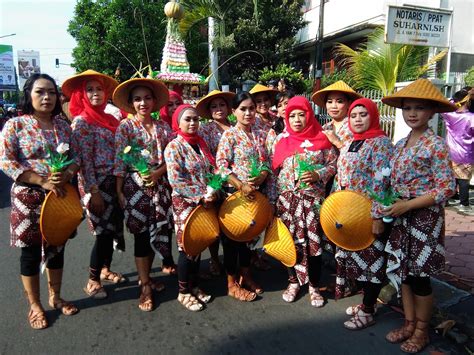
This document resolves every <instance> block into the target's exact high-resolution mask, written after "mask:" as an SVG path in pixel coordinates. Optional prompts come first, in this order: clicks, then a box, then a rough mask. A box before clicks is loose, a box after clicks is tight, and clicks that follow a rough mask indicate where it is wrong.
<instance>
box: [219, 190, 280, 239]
mask: <svg viewBox="0 0 474 355" xmlns="http://www.w3.org/2000/svg"><path fill="white" fill-rule="evenodd" d="M271 213H272V207H271V205H270V202H269V201H268V199H267V198H266V197H265V196H264V195H262V194H261V193H260V192H258V191H256V192H255V200H253V201H250V200H248V199H247V198H245V197H243V195H242V193H241V192H240V191H238V192H235V193H233V194H232V195H230V196H229V197H227V199H226V200H225V201H224V202H223V203H222V205H221V208H220V210H219V224H220V226H221V230H222V231H223V232H224V234H225V235H226V236H227V237H229V238H230V239H232V240H235V241H238V242H249V241H251V240H252V239H254V238H255V237H257V236H258V235H259V234H260V233H262V232H263V231H264V230H265V228H267V226H268V223H269V222H270V219H271V217H272V215H271Z"/></svg>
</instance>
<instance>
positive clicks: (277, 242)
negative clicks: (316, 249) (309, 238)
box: [263, 217, 296, 267]
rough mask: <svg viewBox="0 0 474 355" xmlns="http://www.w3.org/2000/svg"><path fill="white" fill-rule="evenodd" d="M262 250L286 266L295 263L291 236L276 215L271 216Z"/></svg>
mask: <svg viewBox="0 0 474 355" xmlns="http://www.w3.org/2000/svg"><path fill="white" fill-rule="evenodd" d="M263 250H264V251H265V253H267V254H268V255H270V256H271V257H273V258H275V259H277V260H278V261H280V262H281V263H282V264H283V265H285V266H287V267H293V266H295V264H296V248H295V243H294V242H293V236H292V235H291V233H290V231H289V230H288V228H287V227H286V225H285V223H283V221H282V220H281V219H280V218H278V217H275V218H273V221H272V223H270V226H268V228H267V231H266V233H265V238H264V241H263Z"/></svg>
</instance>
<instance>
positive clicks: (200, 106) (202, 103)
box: [196, 90, 235, 118]
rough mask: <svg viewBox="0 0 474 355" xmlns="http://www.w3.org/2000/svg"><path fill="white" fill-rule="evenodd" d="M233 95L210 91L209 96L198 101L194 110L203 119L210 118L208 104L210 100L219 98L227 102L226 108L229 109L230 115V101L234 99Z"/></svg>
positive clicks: (231, 93)
mask: <svg viewBox="0 0 474 355" xmlns="http://www.w3.org/2000/svg"><path fill="white" fill-rule="evenodd" d="M234 96H235V94H234V93H233V92H223V91H220V90H212V91H211V92H210V93H209V94H207V95H206V96H204V97H203V98H202V99H201V100H199V101H198V103H197V104H196V110H197V112H198V115H199V116H201V117H205V118H211V116H212V115H211V111H210V110H209V104H210V103H211V101H212V100H214V99H216V98H218V97H220V98H222V99H224V101H225V102H227V107H228V108H229V114H230V113H231V111H230V108H231V107H232V99H233V98H234Z"/></svg>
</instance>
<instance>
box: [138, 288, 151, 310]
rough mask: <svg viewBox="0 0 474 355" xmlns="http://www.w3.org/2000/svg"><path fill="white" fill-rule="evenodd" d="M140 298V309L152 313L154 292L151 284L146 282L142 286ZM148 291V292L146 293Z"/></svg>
mask: <svg viewBox="0 0 474 355" xmlns="http://www.w3.org/2000/svg"><path fill="white" fill-rule="evenodd" d="M140 287H141V292H140V298H139V303H138V308H140V310H141V311H143V312H151V311H152V310H153V307H154V304H153V291H152V289H151V283H150V282H145V283H144V284H142V285H141V286H140ZM147 289H148V292H146V291H147Z"/></svg>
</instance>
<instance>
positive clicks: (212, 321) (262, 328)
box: [0, 173, 460, 354]
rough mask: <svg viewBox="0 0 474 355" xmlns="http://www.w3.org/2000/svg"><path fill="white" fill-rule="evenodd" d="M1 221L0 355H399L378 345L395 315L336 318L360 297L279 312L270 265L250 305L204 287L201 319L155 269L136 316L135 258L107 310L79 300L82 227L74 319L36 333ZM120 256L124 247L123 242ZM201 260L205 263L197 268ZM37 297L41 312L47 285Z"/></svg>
mask: <svg viewBox="0 0 474 355" xmlns="http://www.w3.org/2000/svg"><path fill="white" fill-rule="evenodd" d="M2 179H3V180H2ZM0 181H1V182H0V186H1V187H2V196H1V199H0V201H2V202H3V201H4V200H5V191H8V189H7V190H5V189H4V186H5V185H4V182H5V180H4V177H1V173H0ZM7 193H8V192H7ZM8 218H9V208H8V207H3V208H0V235H1V236H2V237H1V238H0V280H2V281H1V293H0V314H1V316H0V320H1V321H0V354H25V353H33V352H34V353H38V354H69V353H81V354H82V353H88V354H91V353H92V354H99V353H100V354H104V353H106V354H108V353H117V354H125V353H128V354H129V353H139V354H148V353H162V354H243V353H244V354H288V353H301V354H370V353H373V354H400V351H399V348H398V346H397V345H391V344H388V343H387V342H386V341H385V340H384V335H385V334H386V333H387V332H388V331H389V330H390V329H392V328H393V327H395V326H398V325H399V324H400V323H401V320H400V319H401V316H400V315H399V314H398V313H396V312H394V311H392V310H391V309H390V308H388V307H383V308H382V309H381V310H380V311H379V314H378V317H377V318H378V323H377V324H376V325H375V326H373V327H371V328H368V329H366V330H363V331H360V332H351V331H348V330H345V329H344V328H343V327H342V323H343V321H345V320H346V316H345V315H344V309H345V308H346V307H347V306H349V305H352V304H354V303H356V302H357V303H358V302H359V299H360V298H359V297H360V296H354V297H352V298H347V299H344V300H341V301H338V302H335V301H334V300H332V299H330V300H329V302H328V304H327V305H326V306H325V307H324V308H322V309H314V308H312V307H311V306H310V305H309V296H308V295H307V294H306V293H305V294H304V295H303V296H302V298H300V299H299V300H298V301H297V302H295V303H293V304H285V303H284V302H283V301H282V299H281V292H282V289H284V287H285V286H286V274H285V270H284V269H283V268H282V267H281V266H279V265H278V264H277V263H274V268H273V269H272V270H270V271H267V272H260V273H257V275H256V276H257V279H258V280H259V281H261V283H262V284H263V286H264V287H265V290H266V292H265V294H263V297H262V298H261V299H260V300H258V301H256V302H253V303H240V302H237V301H235V300H233V299H231V298H229V297H226V296H225V280H224V279H223V278H218V279H213V280H211V281H206V282H203V284H202V286H203V288H204V289H206V290H208V291H210V292H211V293H212V294H213V295H215V296H216V298H215V299H214V301H213V302H212V303H211V304H209V306H208V308H207V309H206V310H204V311H203V312H200V313H191V312H189V311H187V310H185V309H184V308H183V307H182V306H181V305H180V304H178V302H177V301H176V300H175V298H176V295H177V280H176V278H172V277H167V276H164V275H163V274H161V273H160V269H159V268H158V267H156V268H154V275H155V276H157V277H158V278H159V279H160V280H162V281H163V282H165V284H166V286H167V289H166V290H165V291H164V292H163V293H162V294H160V295H158V296H157V300H158V301H159V306H158V307H157V309H155V310H154V311H153V312H150V313H144V312H141V311H139V310H138V308H137V298H138V288H137V284H136V279H137V275H136V272H135V271H134V270H135V267H134V262H133V257H132V256H133V254H132V253H131V251H130V250H128V251H127V252H126V253H124V254H116V255H115V256H114V263H113V267H114V270H117V271H121V272H123V273H124V274H125V275H126V276H127V277H129V278H130V282H129V283H127V284H124V285H123V286H120V287H114V286H107V290H108V291H109V294H110V296H109V298H108V299H107V300H104V301H94V300H90V299H87V298H85V295H84V292H83V291H82V287H83V286H84V285H85V282H86V279H87V265H88V258H89V252H90V249H91V244H92V243H91V242H92V239H91V237H90V235H89V234H88V232H87V230H86V226H85V224H84V223H83V224H82V225H81V226H80V229H79V233H78V236H77V237H76V238H75V239H73V240H71V241H70V242H69V243H68V246H67V249H66V266H65V274H64V284H63V296H64V297H65V298H66V299H69V300H73V301H74V302H76V304H77V305H78V306H79V307H80V308H81V312H80V313H79V314H77V315H76V316H73V317H65V316H63V315H60V314H59V313H58V312H57V311H48V312H47V317H48V319H49V322H50V327H49V328H48V329H46V330H43V331H34V330H32V329H31V328H30V327H29V325H28V324H27V322H26V315H27V310H28V308H27V302H26V300H25V298H24V296H23V292H22V288H21V284H20V280H19V250H17V249H15V248H10V247H9V246H8V235H9V232H8V228H9V227H8ZM128 247H129V249H130V248H131V247H132V243H131V239H128ZM207 258H208V256H207V255H204V259H205V260H204V262H203V265H204V268H207ZM156 264H158V263H156ZM326 272H327V273H329V271H326ZM41 287H42V300H43V304H44V305H45V306H46V305H47V303H46V302H47V298H46V294H47V293H46V280H45V277H42V281H41ZM433 350H437V351H441V352H442V353H446V354H458V353H460V351H457V350H455V349H454V347H453V345H451V344H450V343H449V342H447V341H445V340H444V339H440V338H439V337H437V336H436V335H434V334H433V344H432V345H431V346H430V347H429V348H428V350H427V351H425V352H424V354H429V353H430V351H433Z"/></svg>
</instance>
